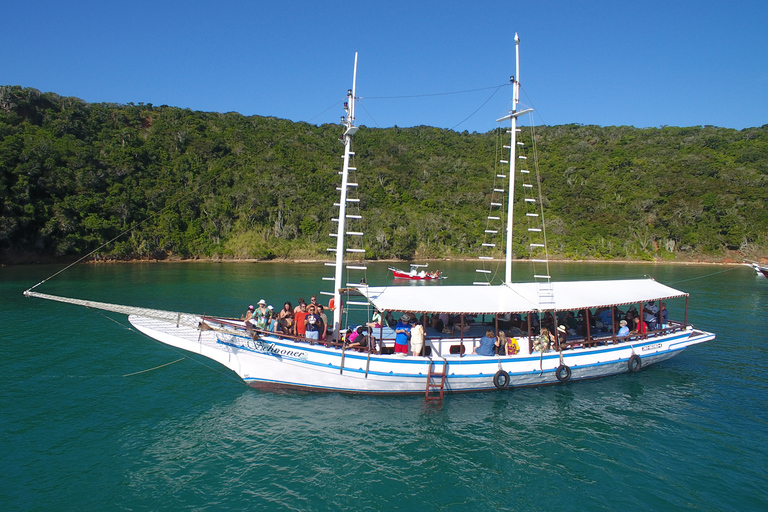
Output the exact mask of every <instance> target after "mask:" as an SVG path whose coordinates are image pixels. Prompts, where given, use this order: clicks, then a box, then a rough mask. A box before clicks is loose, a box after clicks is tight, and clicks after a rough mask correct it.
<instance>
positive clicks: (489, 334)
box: [472, 329, 496, 356]
mask: <svg viewBox="0 0 768 512" xmlns="http://www.w3.org/2000/svg"><path fill="white" fill-rule="evenodd" d="M495 347H496V336H495V335H494V334H493V331H492V330H490V329H488V330H487V331H485V336H483V337H482V338H480V345H478V346H477V347H476V348H475V349H474V350H473V351H472V353H473V354H477V355H478V356H492V355H494V351H495Z"/></svg>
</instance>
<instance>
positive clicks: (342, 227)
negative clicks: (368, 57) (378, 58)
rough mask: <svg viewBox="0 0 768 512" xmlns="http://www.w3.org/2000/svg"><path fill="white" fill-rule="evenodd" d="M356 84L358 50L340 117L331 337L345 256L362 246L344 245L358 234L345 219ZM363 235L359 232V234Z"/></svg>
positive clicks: (338, 315)
mask: <svg viewBox="0 0 768 512" xmlns="http://www.w3.org/2000/svg"><path fill="white" fill-rule="evenodd" d="M356 85H357V52H355V67H354V72H353V74H352V88H351V89H349V90H348V91H347V101H346V102H345V103H344V110H345V112H346V114H347V115H346V116H344V117H342V118H341V124H342V126H344V133H343V134H342V136H341V138H342V142H343V144H344V165H343V167H342V171H341V187H340V188H339V190H340V197H339V202H338V207H339V216H338V218H337V219H333V220H335V221H337V223H338V230H337V232H336V235H335V236H336V249H335V250H333V251H334V252H335V253H336V260H335V263H333V267H334V276H333V304H334V307H333V337H334V339H339V330H340V329H341V313H342V303H341V294H340V292H339V290H341V288H342V283H343V271H344V256H345V254H346V253H347V252H348V251H353V252H360V251H364V250H363V249H349V248H347V247H346V238H345V236H346V235H347V234H354V235H358V233H347V231H346V229H347V226H346V224H347V219H348V218H359V215H354V216H352V215H349V214H347V203H348V202H349V201H350V198H349V197H348V196H349V193H348V192H349V187H356V186H357V183H351V182H350V181H349V171H350V170H354V168H353V167H351V166H350V158H351V157H352V156H354V154H355V153H354V151H353V150H352V138H353V137H354V135H355V133H357V130H358V127H357V126H355V88H356ZM359 234H360V235H362V233H359Z"/></svg>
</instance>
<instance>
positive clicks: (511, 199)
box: [497, 33, 533, 284]
mask: <svg viewBox="0 0 768 512" xmlns="http://www.w3.org/2000/svg"><path fill="white" fill-rule="evenodd" d="M510 80H511V82H512V110H510V111H509V115H506V116H504V117H502V118H500V119H497V122H501V121H506V120H507V119H511V120H512V126H511V128H510V130H509V134H510V135H509V138H510V141H509V151H510V155H509V186H508V194H507V229H506V235H507V244H506V248H505V260H504V283H505V284H511V283H512V255H513V253H512V232H513V230H512V226H513V220H514V218H513V217H514V214H513V212H514V205H515V172H516V169H515V166H516V163H517V132H519V131H520V129H519V128H518V127H517V118H518V117H520V116H521V115H523V114H527V113H529V112H531V111H532V110H533V109H525V110H523V111H520V112H518V111H517V104H518V103H519V102H520V38H519V37H518V36H517V33H515V76H513V77H510Z"/></svg>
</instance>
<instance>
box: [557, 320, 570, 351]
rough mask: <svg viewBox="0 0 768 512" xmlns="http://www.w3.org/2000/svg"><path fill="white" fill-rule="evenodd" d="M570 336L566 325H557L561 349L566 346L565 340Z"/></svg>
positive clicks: (558, 341)
mask: <svg viewBox="0 0 768 512" xmlns="http://www.w3.org/2000/svg"><path fill="white" fill-rule="evenodd" d="M567 337H568V328H567V327H566V326H564V325H558V326H557V343H558V346H559V347H560V350H562V349H564V348H566V347H565V340H566V338H567Z"/></svg>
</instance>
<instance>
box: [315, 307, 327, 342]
mask: <svg viewBox="0 0 768 512" xmlns="http://www.w3.org/2000/svg"><path fill="white" fill-rule="evenodd" d="M317 314H318V315H320V318H322V319H323V325H324V326H325V329H323V332H321V333H320V339H321V340H323V341H325V340H326V338H328V315H326V314H325V308H324V307H323V305H322V304H318V305H317Z"/></svg>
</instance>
